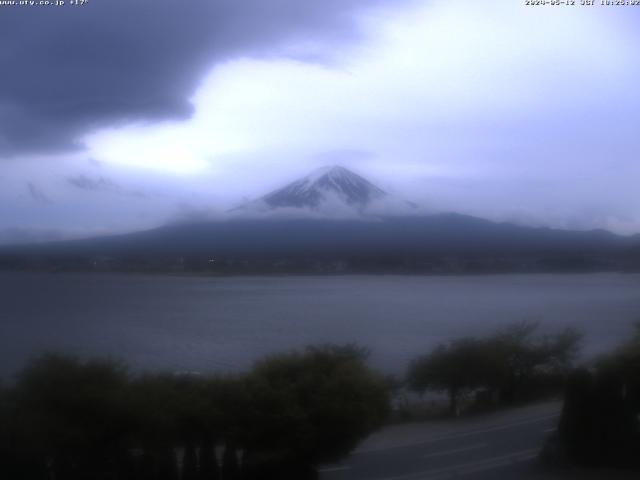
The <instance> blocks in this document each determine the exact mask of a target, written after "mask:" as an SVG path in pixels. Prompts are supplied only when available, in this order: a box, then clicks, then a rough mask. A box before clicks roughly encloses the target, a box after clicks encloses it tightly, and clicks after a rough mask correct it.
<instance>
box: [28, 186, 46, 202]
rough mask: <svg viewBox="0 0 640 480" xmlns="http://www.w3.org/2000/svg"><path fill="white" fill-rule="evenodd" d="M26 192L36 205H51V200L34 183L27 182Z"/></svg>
mask: <svg viewBox="0 0 640 480" xmlns="http://www.w3.org/2000/svg"><path fill="white" fill-rule="evenodd" d="M27 191H28V192H29V195H30V196H31V198H32V199H33V200H35V201H36V202H38V203H51V199H50V198H49V196H48V195H47V194H45V193H44V192H43V191H42V190H41V189H40V187H38V186H37V185H36V184H35V183H32V182H27Z"/></svg>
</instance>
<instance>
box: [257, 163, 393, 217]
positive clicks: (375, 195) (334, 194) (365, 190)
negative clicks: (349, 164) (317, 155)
mask: <svg viewBox="0 0 640 480" xmlns="http://www.w3.org/2000/svg"><path fill="white" fill-rule="evenodd" d="M386 195H387V194H386V192H384V191H383V190H382V189H380V188H378V187H376V186H375V185H374V184H372V183H371V182H369V181H368V180H366V179H365V178H363V177H361V176H360V175H357V174H355V173H353V172H352V171H350V170H347V169H346V168H344V167H341V166H338V165H334V166H330V167H322V168H319V169H318V170H315V171H314V172H312V173H310V174H309V175H307V176H306V177H303V178H301V179H299V180H296V181H295V182H292V183H290V184H289V185H286V186H285V187H283V188H281V189H279V190H276V191H274V192H271V193H269V194H267V195H265V196H264V197H262V198H261V199H260V201H261V202H264V203H265V204H266V205H268V206H269V207H271V208H283V207H291V208H312V209H315V208H318V207H319V206H321V204H322V203H324V202H325V201H328V200H335V199H336V198H337V199H338V200H340V201H342V202H344V203H346V204H347V205H350V206H356V207H365V206H367V205H368V204H369V203H370V202H372V201H373V200H377V199H380V198H382V197H384V196H386Z"/></svg>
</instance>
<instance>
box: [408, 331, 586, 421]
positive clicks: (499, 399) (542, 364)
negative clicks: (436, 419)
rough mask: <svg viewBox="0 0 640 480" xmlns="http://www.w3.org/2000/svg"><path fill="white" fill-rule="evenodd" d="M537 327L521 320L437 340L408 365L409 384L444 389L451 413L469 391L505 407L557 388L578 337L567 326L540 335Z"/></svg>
mask: <svg viewBox="0 0 640 480" xmlns="http://www.w3.org/2000/svg"><path fill="white" fill-rule="evenodd" d="M536 329H537V325H536V324H534V323H522V324H517V325H512V326H509V327H507V328H505V329H503V330H500V331H498V332H496V333H495V334H493V335H491V336H488V337H485V338H476V337H462V338H459V339H457V340H453V341H451V342H449V343H446V344H441V345H439V346H437V347H436V348H435V349H434V350H433V351H431V352H430V353H428V354H426V355H423V356H421V357H418V358H416V359H415V360H414V361H413V362H412V363H411V365H410V367H409V370H408V373H407V382H408V385H409V387H410V388H412V389H413V390H415V391H418V392H424V391H427V390H432V391H444V392H446V393H447V395H448V397H449V411H450V413H451V414H452V415H457V414H458V413H459V410H460V399H461V397H462V396H464V395H465V394H469V393H472V392H474V393H476V394H479V393H482V394H483V395H482V396H484V398H486V399H488V400H487V401H488V402H489V403H493V404H507V405H508V404H514V403H517V402H521V401H525V400H530V399H532V398H535V397H537V396H541V395H543V394H546V393H550V392H551V391H554V390H555V391H559V392H561V391H562V388H563V385H564V379H565V377H566V375H567V373H568V372H569V370H570V368H571V366H572V363H573V361H574V360H575V357H576V355H577V353H578V350H579V346H580V340H581V335H580V334H579V333H578V332H576V331H574V330H572V329H566V330H564V331H562V332H560V333H558V334H555V335H544V336H540V335H535V333H536Z"/></svg>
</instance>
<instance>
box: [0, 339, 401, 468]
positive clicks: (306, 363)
mask: <svg viewBox="0 0 640 480" xmlns="http://www.w3.org/2000/svg"><path fill="white" fill-rule="evenodd" d="M365 356H366V353H365V352H363V351H362V350H360V349H358V348H356V347H354V346H344V347H341V346H323V347H317V348H309V349H307V350H305V351H304V352H294V353H289V354H281V355H275V356H272V357H269V358H267V359H265V360H263V361H261V362H259V363H258V364H256V366H255V367H254V369H253V370H252V371H250V372H249V373H247V374H243V375H237V376H230V377H217V376H209V375H173V374H166V373H158V374H145V375H137V376H136V375H132V374H131V373H130V372H129V371H128V370H127V369H126V368H125V366H124V365H121V364H118V363H114V362H110V361H102V360H91V361H80V360H78V359H76V358H72V357H69V356H63V355H54V354H48V355H45V356H42V357H40V358H38V359H36V360H34V361H32V362H31V363H29V364H28V365H27V366H26V367H25V368H24V369H23V370H22V371H21V372H20V374H19V375H18V377H17V380H16V383H15V384H12V385H11V386H5V388H2V389H1V390H0V478H11V479H16V480H19V479H24V480H32V479H33V480H36V479H38V480H39V479H47V480H49V479H55V480H75V479H78V480H80V479H82V480H91V479H110V480H121V479H123V480H129V479H136V480H147V479H148V480H177V479H182V480H201V479H202V480H204V479H207V480H212V479H213V480H240V479H242V480H245V479H246V480H253V479H256V480H258V479H263V478H264V479H267V478H281V479H288V478H290V479H294V478H295V479H304V478H315V475H316V474H315V466H316V465H318V464H319V463H321V462H326V461H331V460H337V459H339V458H341V457H342V456H344V455H346V454H348V453H349V451H350V450H351V449H352V448H353V447H354V446H355V445H356V443H357V442H358V441H359V440H360V439H362V438H363V437H364V436H366V435H367V434H368V433H370V432H371V431H372V430H373V429H375V428H377V427H378V426H379V425H381V423H382V421H383V420H384V418H385V416H386V414H387V411H388V403H389V402H388V400H389V399H388V386H387V382H386V381H385V379H383V378H382V377H381V376H379V375H378V374H376V373H375V372H372V371H371V370H369V369H368V368H367V367H366V365H365Z"/></svg>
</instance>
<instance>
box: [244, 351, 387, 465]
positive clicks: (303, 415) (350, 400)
mask: <svg viewBox="0 0 640 480" xmlns="http://www.w3.org/2000/svg"><path fill="white" fill-rule="evenodd" d="M365 358H366V352H365V351H363V350H362V349H359V348H357V347H355V346H353V345H347V346H335V345H328V346H322V347H315V348H308V349H307V350H305V351H304V352H303V353H299V352H293V353H289V354H280V355H274V356H271V357H269V358H267V359H265V360H263V361H261V362H259V363H258V364H256V366H255V368H254V369H253V371H252V372H251V374H250V375H249V377H248V378H247V385H248V389H249V393H250V398H251V405H250V411H249V412H248V414H249V417H248V418H249V420H250V423H251V425H252V428H250V429H247V430H246V432H245V437H244V439H243V444H244V445H245V447H246V449H247V450H248V452H247V458H248V460H251V459H252V460H251V461H252V462H253V464H254V466H256V465H259V467H258V468H257V469H256V470H262V472H263V475H268V474H267V473H265V472H266V470H267V469H265V467H264V466H265V465H266V464H269V463H270V464H271V468H272V469H273V468H275V469H279V470H277V471H278V475H279V476H280V478H287V477H290V478H303V475H306V473H304V472H307V473H309V467H310V466H315V465H317V464H318V463H320V462H327V461H335V460H337V459H339V458H341V457H343V456H344V455H346V454H347V453H349V451H351V449H353V448H354V447H355V445H356V444H357V442H358V441H359V440H361V439H362V438H363V437H364V436H366V435H367V434H368V433H370V432H371V431H372V430H374V429H375V428H377V427H378V426H379V425H380V424H381V422H382V421H383V419H384V418H385V416H386V414H387V412H388V407H389V398H388V388H387V385H386V383H385V380H384V379H383V378H382V377H381V376H379V375H378V374H376V373H374V372H372V371H371V370H370V369H368V368H367V367H366V365H365ZM249 463H251V462H249ZM283 465H287V466H288V468H287V470H286V471H283V470H282V466H283ZM272 473H273V472H272Z"/></svg>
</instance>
